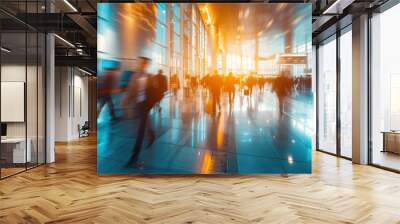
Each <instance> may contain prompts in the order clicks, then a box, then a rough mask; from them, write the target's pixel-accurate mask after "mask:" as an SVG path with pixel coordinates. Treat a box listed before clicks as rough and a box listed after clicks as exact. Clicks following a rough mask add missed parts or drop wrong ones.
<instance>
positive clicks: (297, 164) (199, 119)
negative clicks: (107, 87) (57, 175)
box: [97, 87, 313, 174]
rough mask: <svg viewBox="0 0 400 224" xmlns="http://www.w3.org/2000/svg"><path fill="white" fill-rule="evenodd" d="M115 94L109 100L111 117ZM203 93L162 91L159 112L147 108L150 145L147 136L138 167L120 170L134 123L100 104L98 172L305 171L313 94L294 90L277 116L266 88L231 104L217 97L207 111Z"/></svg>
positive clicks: (129, 151)
mask: <svg viewBox="0 0 400 224" xmlns="http://www.w3.org/2000/svg"><path fill="white" fill-rule="evenodd" d="M120 97H121V96H120V95H115V96H114V98H113V101H114V103H115V105H116V108H117V114H118V115H119V116H122V114H123V111H121V110H120V109H118V105H119V102H120ZM209 98H210V97H209V96H208V92H207V91H206V90H205V89H197V90H196V91H190V92H185V91H183V90H181V91H180V92H178V94H177V95H176V96H175V95H173V94H167V95H166V96H165V97H164V99H163V101H162V102H161V108H162V110H161V112H160V111H158V110H155V109H153V110H152V111H151V116H150V119H151V122H152V125H153V127H154V129H155V130H156V140H155V142H154V143H153V144H152V145H151V146H150V147H147V146H148V140H147V139H146V140H145V142H144V144H143V146H142V150H141V152H140V155H139V161H138V164H140V165H139V166H127V162H128V160H129V158H130V156H131V155H132V153H133V152H132V150H133V149H132V148H133V145H134V142H135V137H136V136H135V135H136V128H137V123H138V122H137V120H134V119H130V120H127V119H118V120H116V121H111V120H110V116H109V111H108V108H107V107H104V108H103V110H102V112H101V113H100V115H99V119H98V166H97V170H98V173H100V174H121V173H146V174H224V173H233V174H258V173H276V174H278V173H279V174H280V173H310V172H311V159H312V158H311V157H312V156H311V154H312V153H311V134H312V116H313V96H312V93H310V92H295V93H294V94H293V95H292V96H291V97H290V98H288V99H287V100H286V101H285V104H284V113H283V114H282V115H280V113H279V107H278V101H277V98H276V96H275V94H273V93H271V91H270V90H269V87H266V88H265V89H264V90H263V91H261V90H259V89H256V88H255V89H254V92H253V96H252V97H248V96H244V95H243V94H240V92H239V91H237V92H236V94H235V100H234V103H233V105H230V104H229V100H228V96H227V95H226V94H222V96H221V110H220V112H218V109H216V112H213V110H210V109H208V108H210V107H209V105H210V101H209Z"/></svg>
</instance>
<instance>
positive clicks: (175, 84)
mask: <svg viewBox="0 0 400 224" xmlns="http://www.w3.org/2000/svg"><path fill="white" fill-rule="evenodd" d="M170 87H171V90H172V93H173V94H174V96H175V97H176V96H177V94H178V90H179V88H180V85H179V78H178V76H177V75H176V74H173V75H172V76H171V79H170Z"/></svg>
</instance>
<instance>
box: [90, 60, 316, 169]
mask: <svg viewBox="0 0 400 224" xmlns="http://www.w3.org/2000/svg"><path fill="white" fill-rule="evenodd" d="M150 63H151V59H149V58H146V57H139V58H138V59H137V60H136V64H135V69H134V70H133V71H130V70H126V71H123V70H122V69H121V67H120V65H119V64H118V63H115V64H114V66H109V67H106V68H104V70H103V74H101V75H100V76H99V80H98V107H97V112H98V114H100V112H101V110H102V108H103V107H104V106H105V105H107V106H108V110H109V113H110V117H111V121H112V122H114V121H118V120H120V119H122V118H123V117H125V118H134V119H137V121H138V123H137V125H136V126H135V127H132V128H135V130H134V133H135V136H133V137H134V139H135V143H134V145H133V148H132V156H131V158H130V160H129V163H128V164H127V166H135V165H138V164H137V161H138V157H139V154H140V150H141V148H142V145H143V142H144V138H145V135H146V134H147V135H148V139H149V141H148V147H149V146H151V145H152V144H153V142H154V140H155V136H156V133H155V130H154V128H153V126H152V124H151V119H149V113H150V111H151V110H152V109H154V110H155V111H158V112H161V110H162V108H161V105H160V102H161V101H162V99H163V97H164V96H165V95H166V93H167V92H168V91H170V93H171V94H172V96H175V97H177V96H178V94H179V92H180V90H183V93H184V94H187V95H191V96H194V95H195V94H196V92H197V91H198V90H199V89H201V90H202V91H203V93H204V92H205V94H206V96H207V98H208V101H207V105H205V109H206V110H208V111H209V112H210V113H212V114H217V113H220V112H221V110H222V106H221V97H222V95H223V94H226V96H227V98H228V103H229V110H230V111H231V110H232V108H233V105H234V100H235V95H236V94H240V95H241V96H245V97H247V99H248V100H249V101H250V99H251V98H252V96H253V94H254V93H253V91H254V90H256V91H258V92H259V93H262V92H264V91H265V89H266V86H268V89H269V90H270V91H271V92H273V93H274V94H275V95H276V97H277V99H278V103H279V113H280V115H282V114H283V112H284V105H285V101H286V100H287V98H288V97H289V96H290V95H291V94H292V93H293V91H306V90H309V89H311V79H309V78H307V77H305V76H300V77H292V76H291V74H290V72H289V71H288V70H283V71H281V72H280V73H279V74H278V75H277V76H259V75H256V74H255V73H249V74H248V75H234V74H233V73H232V72H230V73H228V74H219V73H218V72H217V71H214V72H213V73H212V74H211V75H210V74H206V75H205V76H203V77H201V78H200V77H199V76H196V75H190V74H186V75H185V76H184V79H183V80H182V82H183V83H182V84H181V80H180V78H179V76H178V75H177V74H171V75H170V76H169V80H168V78H167V77H166V76H165V75H164V73H163V71H162V70H159V71H158V73H157V74H150V73H148V72H147V70H148V67H149V65H150ZM115 93H119V94H120V93H122V99H121V103H120V104H121V105H115V102H114V101H113V97H112V96H113V94H115ZM116 106H117V107H118V108H122V111H123V115H122V116H121V115H120V116H119V117H118V116H117V113H116V111H115V110H116V109H115V108H116Z"/></svg>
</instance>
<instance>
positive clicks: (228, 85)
mask: <svg viewBox="0 0 400 224" xmlns="http://www.w3.org/2000/svg"><path fill="white" fill-rule="evenodd" d="M225 90H226V92H227V93H228V98H229V106H230V108H232V105H233V101H234V99H235V77H234V76H233V74H232V72H229V74H228V76H227V77H226V79H225Z"/></svg>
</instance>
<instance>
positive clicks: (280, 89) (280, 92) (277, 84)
mask: <svg viewBox="0 0 400 224" xmlns="http://www.w3.org/2000/svg"><path fill="white" fill-rule="evenodd" d="M289 75H290V74H289V71H282V72H281V73H280V74H279V75H278V77H276V78H275V80H274V81H273V83H272V91H273V92H275V94H276V96H277V97H278V103H279V114H280V116H281V117H282V115H283V110H284V104H285V101H286V98H287V97H288V96H289V95H290V94H291V90H292V80H291V78H290V77H289Z"/></svg>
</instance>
